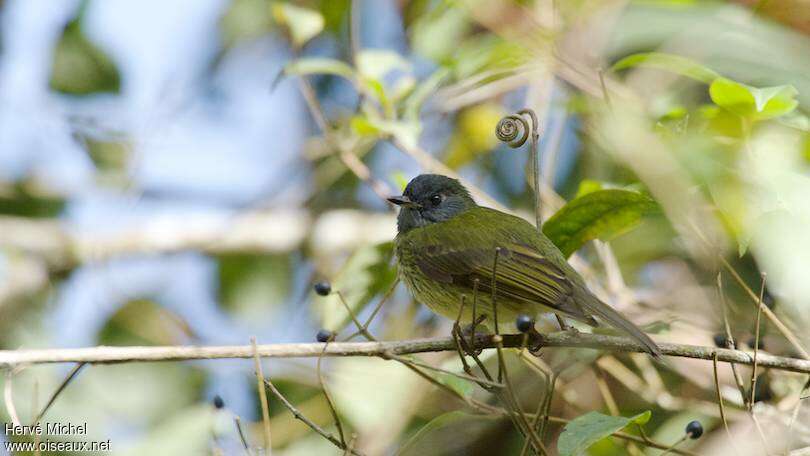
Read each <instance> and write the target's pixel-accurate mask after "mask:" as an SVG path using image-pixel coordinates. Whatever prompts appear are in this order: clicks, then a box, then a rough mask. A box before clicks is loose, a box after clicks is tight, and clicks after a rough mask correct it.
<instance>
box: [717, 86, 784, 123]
mask: <svg viewBox="0 0 810 456" xmlns="http://www.w3.org/2000/svg"><path fill="white" fill-rule="evenodd" d="M709 95H710V96H711V98H712V101H713V102H714V103H715V104H717V105H718V106H720V107H722V108H725V109H727V110H729V111H731V112H733V113H735V114H737V115H740V116H743V117H749V118H752V119H759V120H762V119H771V118H775V117H780V116H783V115H785V114H788V113H790V112H791V111H793V110H794V109H796V106H798V105H799V102H798V101H797V100H796V95H798V91H797V90H796V88H795V87H793V86H791V85H781V86H775V87H764V88H757V87H751V86H749V85H745V84H742V83H739V82H736V81H732V80H731V79H726V78H717V79H716V80H715V81H714V82H712V84H711V86H709Z"/></svg>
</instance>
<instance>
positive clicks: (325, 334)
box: [315, 329, 335, 342]
mask: <svg viewBox="0 0 810 456" xmlns="http://www.w3.org/2000/svg"><path fill="white" fill-rule="evenodd" d="M333 337H335V333H333V332H332V331H329V330H328V329H322V330H320V331H318V335H317V336H315V339H316V340H317V341H318V342H329V341H330V340H332V338H333Z"/></svg>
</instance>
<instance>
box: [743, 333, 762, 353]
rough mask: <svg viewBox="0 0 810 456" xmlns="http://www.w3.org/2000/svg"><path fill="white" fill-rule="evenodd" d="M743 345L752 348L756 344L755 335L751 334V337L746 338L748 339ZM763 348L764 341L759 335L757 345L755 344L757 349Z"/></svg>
mask: <svg viewBox="0 0 810 456" xmlns="http://www.w3.org/2000/svg"><path fill="white" fill-rule="evenodd" d="M745 345H748V346H749V347H750V348H754V345H757V339H756V337H754V336H751V338H750V339H748V340H747V341H746V342H745ZM764 348H765V341H763V340H762V338H761V337H760V338H759V345H758V346H757V349H758V350H763V349H764Z"/></svg>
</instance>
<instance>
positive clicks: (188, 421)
mask: <svg viewBox="0 0 810 456" xmlns="http://www.w3.org/2000/svg"><path fill="white" fill-rule="evenodd" d="M214 416H215V415H214V410H213V408H212V407H210V406H208V405H197V406H194V407H189V408H186V409H183V410H179V411H176V413H175V414H174V415H171V416H168V417H167V418H166V419H165V420H163V422H161V423H160V424H159V425H158V426H155V428H154V429H151V430H150V432H149V433H148V434H147V435H146V436H145V437H144V438H143V439H141V440H140V441H137V442H136V444H135V445H133V446H130V447H129V448H127V449H126V450H124V451H122V452H121V453H120V454H122V455H139V454H207V453H208V452H209V451H210V449H211V448H210V440H211V427H212V425H213V423H214Z"/></svg>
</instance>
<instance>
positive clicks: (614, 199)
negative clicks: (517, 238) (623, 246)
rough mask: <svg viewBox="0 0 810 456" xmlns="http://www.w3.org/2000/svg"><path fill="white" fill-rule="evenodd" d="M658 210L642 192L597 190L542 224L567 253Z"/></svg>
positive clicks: (607, 236)
mask: <svg viewBox="0 0 810 456" xmlns="http://www.w3.org/2000/svg"><path fill="white" fill-rule="evenodd" d="M659 210H660V209H659V207H658V204H657V203H656V202H655V201H654V200H653V199H652V198H650V197H649V196H647V195H644V194H641V193H637V192H632V191H628V190H618V189H610V190H597V191H595V192H591V193H588V194H586V195H584V196H581V197H577V198H574V199H573V200H571V201H569V202H568V203H567V204H566V205H565V206H563V207H562V208H561V209H560V210H559V211H557V213H556V214H554V215H553V216H552V217H551V218H550V219H548V221H546V223H545V224H543V233H545V235H546V236H548V237H549V238H550V239H551V241H552V242H554V244H555V245H556V246H557V247H559V249H560V250H561V251H562V252H563V254H564V255H565V256H566V257H568V256H570V255H571V254H572V253H574V252H575V251H577V250H578V249H579V248H580V247H582V245H583V244H585V243H586V242H588V241H590V240H593V239H596V238H599V239H602V240H608V239H611V238H613V237H615V236H618V235H619V234H621V233H624V232H626V231H627V230H629V229H631V228H632V227H634V226H635V225H636V224H638V223H639V222H640V221H641V218H642V217H644V216H645V215H649V214H654V213H657V212H659Z"/></svg>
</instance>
